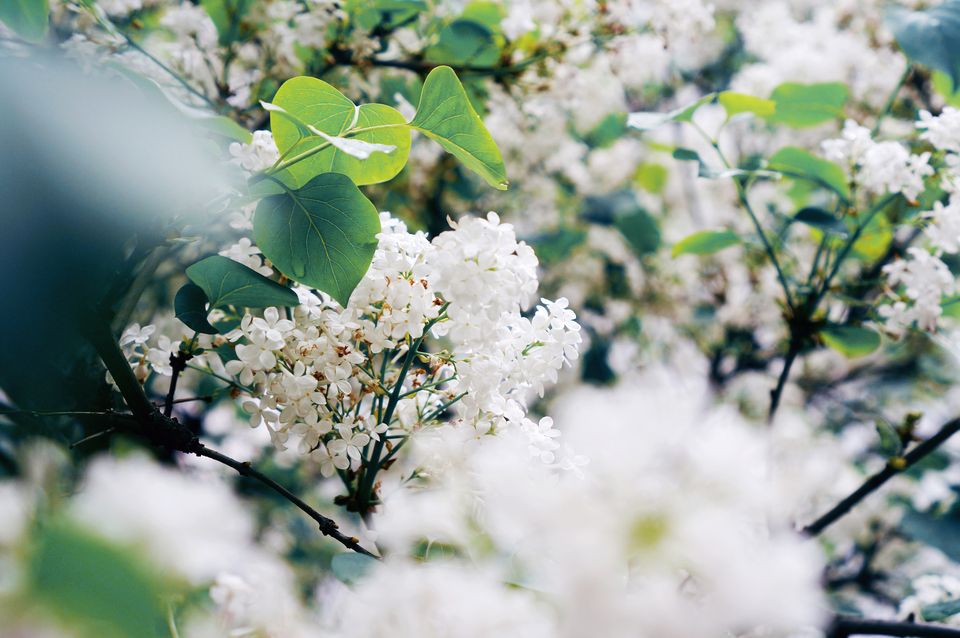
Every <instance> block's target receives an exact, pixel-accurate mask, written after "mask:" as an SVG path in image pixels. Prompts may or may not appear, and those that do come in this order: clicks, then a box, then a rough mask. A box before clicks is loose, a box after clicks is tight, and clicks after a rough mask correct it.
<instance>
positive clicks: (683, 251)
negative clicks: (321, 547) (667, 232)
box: [671, 230, 740, 257]
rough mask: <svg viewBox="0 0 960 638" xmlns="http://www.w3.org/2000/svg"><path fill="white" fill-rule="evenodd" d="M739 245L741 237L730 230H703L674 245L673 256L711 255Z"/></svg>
mask: <svg viewBox="0 0 960 638" xmlns="http://www.w3.org/2000/svg"><path fill="white" fill-rule="evenodd" d="M739 243H740V237H739V235H737V234H736V233H734V232H731V231H729V230H701V231H700V232H696V233H693V234H692V235H689V236H687V237H684V238H683V239H681V240H680V241H678V242H677V243H676V244H674V245H673V250H672V251H671V254H672V256H674V257H678V256H680V255H711V254H713V253H716V252H719V251H721V250H723V249H724V248H729V247H730V246H736V245H737V244H739Z"/></svg>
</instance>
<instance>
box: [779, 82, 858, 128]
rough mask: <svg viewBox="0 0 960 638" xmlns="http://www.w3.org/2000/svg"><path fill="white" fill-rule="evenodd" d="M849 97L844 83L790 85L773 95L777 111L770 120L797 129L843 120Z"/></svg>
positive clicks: (787, 84) (783, 86)
mask: <svg viewBox="0 0 960 638" xmlns="http://www.w3.org/2000/svg"><path fill="white" fill-rule="evenodd" d="M848 96H849V89H847V85H846V84H843V83H842V82H825V83H822V84H798V83H796V82H787V83H785V84H781V85H780V86H778V87H777V88H775V89H774V90H773V94H772V95H771V96H770V99H771V100H772V101H773V102H775V103H776V110H775V111H774V113H773V115H772V116H770V117H769V119H770V121H771V122H776V123H779V124H786V125H787V126H792V127H795V128H804V127H807V126H815V125H817V124H821V123H823V122H829V121H830V120H836V119H839V118H841V117H843V105H844V104H846V102H847V97H848Z"/></svg>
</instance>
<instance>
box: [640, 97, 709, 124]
mask: <svg viewBox="0 0 960 638" xmlns="http://www.w3.org/2000/svg"><path fill="white" fill-rule="evenodd" d="M716 97H717V94H716V93H708V94H707V95H704V96H703V97H702V98H700V99H699V100H697V101H696V102H693V103H692V104H688V105H686V106H682V107H680V108H678V109H674V110H673V111H668V112H667V113H656V112H651V111H635V112H633V113H631V114H630V115H628V116H627V126H629V127H631V128H635V129H637V130H640V131H649V130H651V129H655V128H657V127H659V126H662V125H663V124H666V123H667V122H690V121H691V120H693V114H694V113H696V112H697V109H699V108H700V107H701V106H703V105H704V104H706V103H708V102H712V101H713V100H714V99H715V98H716Z"/></svg>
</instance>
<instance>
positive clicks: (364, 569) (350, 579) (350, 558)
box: [330, 553, 377, 585]
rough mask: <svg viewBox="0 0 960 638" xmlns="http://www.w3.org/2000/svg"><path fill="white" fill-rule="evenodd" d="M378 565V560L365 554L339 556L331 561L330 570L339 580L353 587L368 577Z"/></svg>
mask: <svg viewBox="0 0 960 638" xmlns="http://www.w3.org/2000/svg"><path fill="white" fill-rule="evenodd" d="M376 564H377V559H375V558H370V557H369V556H364V555H363V554H355V553H352V554H337V555H336V556H334V557H333V558H332V559H331V560H330V570H331V571H332V572H333V575H334V576H336V577H337V579H338V580H340V581H342V582H344V583H346V584H348V585H353V584H354V583H356V582H357V581H358V580H360V579H361V578H363V577H364V576H366V575H367V574H368V573H369V572H370V570H371V569H373V568H374V566H375V565H376Z"/></svg>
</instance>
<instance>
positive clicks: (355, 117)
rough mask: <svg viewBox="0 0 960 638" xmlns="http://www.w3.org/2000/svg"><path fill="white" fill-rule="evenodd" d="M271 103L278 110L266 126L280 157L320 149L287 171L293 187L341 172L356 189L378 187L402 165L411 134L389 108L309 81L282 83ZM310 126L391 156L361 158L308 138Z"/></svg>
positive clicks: (380, 154) (313, 137)
mask: <svg viewBox="0 0 960 638" xmlns="http://www.w3.org/2000/svg"><path fill="white" fill-rule="evenodd" d="M273 104H274V105H276V106H277V107H280V109H282V111H278V110H276V109H271V110H270V128H271V129H272V130H273V138H274V140H275V141H276V143H277V149H278V150H279V151H280V153H281V154H282V155H284V156H285V157H286V158H287V159H291V158H293V157H296V156H297V155H299V154H301V153H306V152H308V151H309V150H310V149H314V148H317V147H324V148H323V149H322V150H320V151H318V152H316V153H315V154H313V155H311V156H309V157H307V158H305V159H303V160H301V161H298V162H296V163H295V164H293V165H291V166H290V167H289V168H288V169H287V172H289V174H290V175H291V176H292V177H293V178H294V180H295V181H296V183H297V184H298V185H301V184H306V183H307V182H309V181H310V180H311V179H312V178H313V177H315V176H317V175H320V174H322V173H342V174H344V175H346V176H347V177H349V178H350V179H351V180H353V181H354V183H356V184H360V185H363V184H379V183H380V182H385V181H387V180H390V179H392V178H394V177H395V176H396V175H397V173H399V172H400V171H401V170H402V169H403V167H404V165H405V164H406V163H407V157H408V156H409V155H410V131H409V130H408V128H407V124H406V120H404V118H403V116H402V115H401V114H400V112H399V111H397V110H396V109H394V108H392V107H389V106H386V105H385V104H364V105H362V106H360V107H357V106H356V105H355V104H354V103H353V102H352V101H351V100H350V99H349V98H348V97H347V96H345V95H344V94H343V93H341V92H340V91H338V90H336V89H335V88H333V87H332V86H330V85H329V84H327V83H326V82H324V81H322V80H318V79H316V78H310V77H296V78H292V79H290V80H287V81H286V82H284V83H283V86H281V87H280V90H278V91H277V94H276V95H275V96H274V98H273ZM311 126H312V127H314V128H315V129H317V130H318V131H321V132H323V133H324V134H326V135H329V136H334V137H341V138H347V139H351V140H360V141H362V142H366V143H368V144H382V145H385V146H393V147H395V148H394V150H393V151H391V152H390V153H382V152H378V153H374V154H372V155H370V156H369V157H367V158H366V159H360V158H358V157H353V156H351V155H349V154H347V153H345V152H344V151H342V150H340V149H339V148H336V146H335V145H332V144H331V143H330V142H329V141H328V140H327V139H324V138H323V137H321V136H319V135H315V134H313V133H312V132H311V131H310V130H309V127H311ZM374 127H376V128H374ZM363 129H370V130H366V131H364V130H363Z"/></svg>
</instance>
